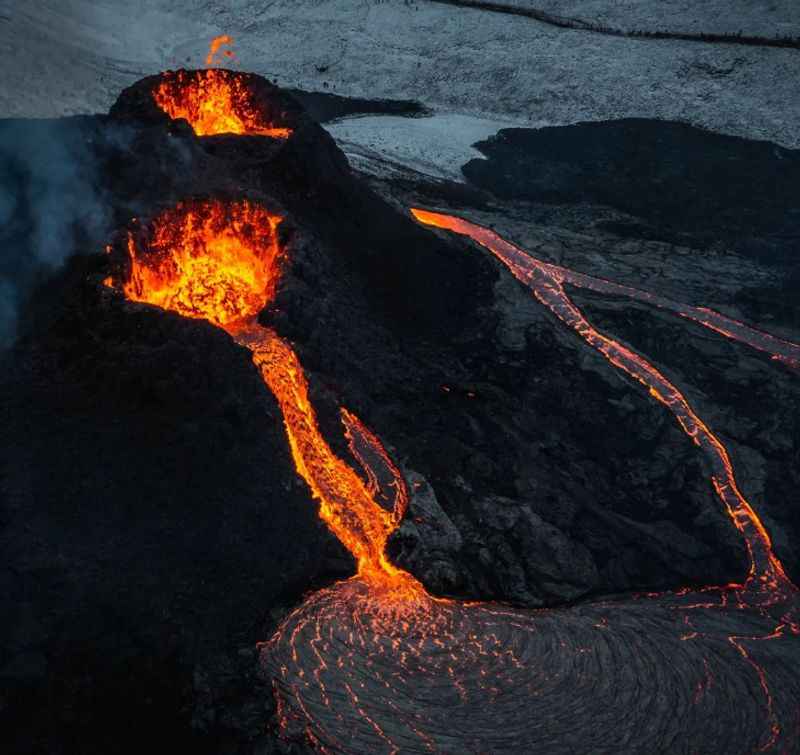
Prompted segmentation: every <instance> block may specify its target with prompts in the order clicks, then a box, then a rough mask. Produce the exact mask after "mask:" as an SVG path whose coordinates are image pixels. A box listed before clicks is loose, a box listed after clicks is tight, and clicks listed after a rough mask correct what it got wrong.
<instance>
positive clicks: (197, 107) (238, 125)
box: [153, 68, 292, 139]
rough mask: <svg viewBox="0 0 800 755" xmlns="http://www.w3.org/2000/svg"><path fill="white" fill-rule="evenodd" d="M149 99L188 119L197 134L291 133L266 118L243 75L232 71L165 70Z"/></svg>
mask: <svg viewBox="0 0 800 755" xmlns="http://www.w3.org/2000/svg"><path fill="white" fill-rule="evenodd" d="M153 99H154V100H155V103H156V105H158V106H159V107H160V108H161V109H162V110H163V111H164V112H165V113H166V114H167V115H168V116H169V117H170V118H173V119H176V118H184V119H186V120H187V121H189V123H190V124H191V126H192V128H193V129H194V132H195V134H197V135H198V136H211V135H213V134H252V135H257V136H271V137H274V138H279V139H286V138H288V137H289V136H290V135H291V133H292V130H291V129H289V128H283V127H279V126H276V125H275V124H274V123H271V122H270V121H269V120H268V119H267V118H266V116H265V114H264V112H263V109H262V108H261V107H259V105H258V103H257V101H256V98H255V96H254V94H253V92H252V91H251V89H250V88H249V87H248V84H247V78H246V77H245V76H243V75H242V74H239V73H236V72H234V71H225V70H221V69H215V68H211V69H207V70H205V71H177V72H174V73H173V72H169V73H166V74H164V75H163V77H162V79H161V83H160V84H159V85H158V86H157V87H156V89H155V90H154V91H153Z"/></svg>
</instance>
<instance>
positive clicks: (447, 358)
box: [0, 77, 791, 753]
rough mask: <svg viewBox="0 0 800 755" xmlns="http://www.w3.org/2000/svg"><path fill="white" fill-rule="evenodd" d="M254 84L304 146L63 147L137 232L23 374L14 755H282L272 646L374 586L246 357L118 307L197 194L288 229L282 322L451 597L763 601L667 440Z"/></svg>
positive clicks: (581, 360) (409, 556)
mask: <svg viewBox="0 0 800 755" xmlns="http://www.w3.org/2000/svg"><path fill="white" fill-rule="evenodd" d="M250 81H252V82H253V86H254V87H256V88H257V89H258V91H260V92H261V93H262V96H263V98H264V99H265V101H268V102H269V107H271V108H272V109H273V110H274V112H275V114H276V117H278V118H279V119H280V120H281V123H282V124H285V125H286V126H288V127H290V128H292V135H291V136H290V137H289V138H288V139H285V140H277V139H268V138H263V137H255V136H213V137H204V138H202V139H201V138H198V137H196V136H195V135H194V133H193V132H192V130H191V128H190V127H189V125H188V124H187V123H185V122H183V121H175V122H173V121H170V120H169V119H168V118H166V117H165V116H164V115H163V114H162V113H161V112H160V111H158V109H157V108H154V107H153V106H152V100H151V98H150V94H149V93H150V91H151V89H152V86H153V83H154V80H143V81H142V82H139V83H138V84H136V85H134V87H132V88H130V89H129V90H126V92H124V93H123V94H122V95H121V97H120V99H119V101H118V103H117V104H116V105H115V106H114V108H112V111H111V114H110V115H109V116H97V117H94V118H82V119H72V120H69V121H65V122H58V123H53V124H52V133H51V136H52V138H64V139H78V140H82V141H83V142H84V143H86V144H87V145H89V151H90V154H91V157H92V160H93V161H94V163H95V167H96V169H97V175H98V176H99V177H100V178H99V181H100V184H101V185H100V186H99V189H100V192H99V194H100V196H102V197H103V201H104V203H105V204H106V207H107V211H108V216H109V219H110V227H111V228H113V229H116V230H117V231H118V232H117V233H111V234H109V236H108V238H107V239H102V240H101V239H87V238H86V237H85V234H84V235H82V234H81V233H78V232H76V234H75V236H74V238H73V239H72V244H73V246H74V249H75V251H76V252H79V253H80V256H78V257H76V258H75V259H74V260H73V261H71V262H70V263H69V264H68V265H67V266H66V268H64V269H63V270H61V271H60V272H59V273H58V274H57V275H56V276H55V278H51V279H49V280H48V281H45V282H44V283H42V284H40V285H38V286H37V287H35V288H33V289H32V290H31V295H30V297H29V298H28V301H27V303H26V304H25V306H24V307H23V309H22V310H21V322H20V336H19V340H18V342H17V344H16V345H15V346H14V348H13V349H11V350H9V351H7V352H6V353H5V354H4V355H3V362H2V377H1V379H0V386H1V389H2V412H3V416H2V420H3V421H2V430H1V431H0V437H1V438H2V444H3V453H2V464H3V466H2V472H1V476H0V485H2V509H0V527H2V530H0V550H2V553H3V557H2V558H3V566H2V571H1V572H0V578H1V579H2V584H3V588H4V589H3V590H2V593H0V595H2V597H0V601H2V603H0V608H1V609H2V614H3V616H7V617H10V620H8V621H5V622H3V626H2V628H0V676H2V679H3V688H4V690H7V691H6V692H5V693H4V695H3V698H2V708H1V709H2V714H3V717H4V719H5V720H6V721H7V722H13V724H14V725H13V727H12V726H11V724H10V723H8V724H7V730H10V731H13V732H14V740H13V746H14V747H15V748H16V749H17V751H20V752H77V751H80V752H82V753H89V752H108V751H112V750H113V751H125V750H126V749H128V750H131V751H133V750H136V749H137V748H139V750H140V749H141V748H142V747H144V746H147V745H149V744H151V743H152V739H153V732H154V731H156V730H159V729H160V730H161V731H162V732H163V735H162V737H161V742H160V743H161V744H164V743H169V744H172V745H174V746H175V747H181V748H188V747H192V748H193V749H194V750H195V751H200V752H215V753H218V752H231V753H233V752H250V751H255V748H257V747H261V748H262V750H261V751H269V750H268V749H266V750H265V749H264V748H267V747H269V746H271V745H269V744H268V742H267V740H265V739H264V735H263V721H264V720H266V719H267V718H268V717H269V713H270V712H269V711H265V710H264V708H263V701H264V699H267V698H268V697H269V695H268V694H260V696H259V697H258V699H259V702H258V703H254V701H253V700H254V698H253V697H252V695H253V692H252V685H251V681H252V679H251V678H250V677H249V676H248V674H249V673H250V672H252V671H253V669H254V664H255V656H254V655H253V653H252V647H253V645H254V643H255V642H256V641H257V640H262V639H265V638H266V636H267V634H268V632H269V631H270V628H271V627H272V626H273V625H274V623H275V621H276V620H277V619H278V618H280V614H281V610H282V609H281V607H282V606H284V605H288V604H291V603H293V602H295V601H296V600H297V599H298V598H299V596H300V595H301V593H302V592H303V591H304V590H306V589H309V588H310V587H312V586H315V585H320V584H324V583H326V582H330V581H331V580H332V579H336V578H339V577H342V576H345V575H348V574H350V573H352V569H353V564H352V560H351V559H350V558H349V556H347V554H346V553H345V552H344V551H343V549H342V548H341V547H340V546H339V545H338V543H337V541H336V540H335V538H334V537H333V536H332V535H331V534H330V533H328V532H327V530H325V529H324V527H323V526H322V525H321V523H320V522H319V521H318V519H317V517H316V512H315V505H316V504H315V503H314V502H313V501H312V500H311V497H310V495H309V493H308V491H307V489H306V488H305V487H304V485H303V484H302V483H301V482H300V481H299V479H298V478H297V476H296V474H295V472H294V469H293V465H292V460H291V457H290V454H289V450H288V447H287V443H286V439H285V437H284V434H283V428H282V425H281V422H280V417H279V412H278V410H277V407H276V404H275V402H274V400H273V398H272V397H271V396H270V395H269V393H268V392H267V390H266V389H265V387H264V385H263V384H262V383H261V381H260V380H259V378H258V376H257V373H256V371H255V369H254V368H253V367H252V365H251V364H250V360H249V356H248V354H247V352H246V351H245V350H243V349H241V348H239V347H237V346H236V345H234V344H233V342H232V341H231V339H230V338H229V337H228V336H227V335H226V334H225V333H223V332H222V331H219V330H217V329H215V328H213V327H212V326H210V325H208V324H206V323H203V322H198V321H189V320H184V319H181V318H179V317H177V316H175V315H171V314H168V313H164V312H161V311H159V310H155V309H154V308H152V307H149V306H146V305H138V304H131V303H127V302H125V301H124V299H123V297H122V296H121V294H119V293H117V292H114V291H112V290H110V289H108V288H106V287H105V286H103V284H102V281H103V280H104V278H105V276H106V275H108V273H109V272H111V271H112V270H113V269H114V267H115V265H121V264H123V262H122V256H121V255H122V248H123V241H124V236H123V235H122V234H121V233H120V232H119V231H122V230H124V229H126V228H128V227H130V228H133V229H134V230H135V229H136V228H137V227H139V228H141V227H145V226H146V224H147V223H148V221H149V219H151V218H152V217H154V216H155V215H156V214H157V213H158V212H160V211H161V210H163V209H164V208H167V207H170V206H172V205H174V204H175V203H177V202H178V201H180V200H182V199H186V198H187V197H190V196H192V197H219V198H226V197H227V198H248V199H250V200H252V201H257V202H262V203H264V204H265V205H266V206H267V207H268V208H269V209H270V210H274V211H275V212H278V213H280V214H282V215H284V216H285V218H286V220H285V223H284V224H283V226H282V229H281V238H282V241H283V243H284V244H285V245H286V249H287V254H286V259H285V264H284V271H283V275H282V278H281V281H280V282H279V285H278V292H277V296H276V298H275V301H274V304H273V305H272V306H271V307H270V308H268V309H267V310H266V311H264V312H263V313H262V314H261V316H260V317H261V320H262V322H263V323H264V324H268V325H270V326H271V327H273V328H275V329H276V330H277V331H278V332H279V333H280V335H282V336H283V337H285V338H287V339H289V340H291V341H292V342H293V344H294V346H295V348H296V350H297V353H298V355H299V357H300V360H301V362H302V364H303V366H304V368H305V370H306V371H307V373H308V377H309V381H310V384H311V398H312V401H313V402H314V404H315V408H316V409H317V411H318V413H319V418H320V423H321V425H322V428H323V430H324V432H325V435H326V438H328V440H329V442H330V443H331V445H332V446H334V448H336V449H337V451H338V452H339V453H341V454H343V455H346V454H347V451H346V444H345V442H344V439H343V437H342V434H341V428H340V425H339V422H338V416H337V409H338V406H339V405H344V406H346V407H347V408H349V409H351V410H353V411H355V413H356V414H358V416H359V417H361V419H363V420H364V421H365V423H366V424H367V425H368V426H369V427H370V428H371V429H373V430H374V431H376V432H377V434H378V435H379V437H380V438H381V439H382V441H383V442H384V443H385V444H386V446H387V448H388V449H389V450H390V451H391V452H392V453H393V454H394V455H395V457H396V458H397V460H398V462H399V463H400V464H401V465H403V466H404V468H408V469H410V470H415V472H414V473H411V472H409V480H410V482H411V483H412V485H411V487H412V500H411V505H410V507H409V511H408V514H407V516H406V519H405V521H404V522H403V523H402V525H401V526H400V528H399V529H398V532H397V533H396V535H395V536H394V538H393V540H392V542H391V543H390V547H389V553H390V557H392V558H394V559H395V561H396V562H397V563H398V564H400V565H401V566H404V567H406V568H408V569H409V570H411V571H412V572H413V573H414V574H415V575H417V576H418V577H419V578H420V579H421V580H422V581H423V582H424V583H425V584H426V586H428V588H429V589H430V590H431V591H433V592H435V593H438V594H448V595H456V596H461V597H465V598H492V599H499V600H505V601H512V602H515V603H518V604H520V605H524V606H538V605H543V604H557V603H563V602H565V601H573V600H576V599H578V598H580V597H582V596H586V595H590V594H594V593H608V592H619V591H628V590H641V589H656V588H670V587H678V586H683V585H685V584H718V583H724V582H728V581H731V580H735V579H740V578H741V577H742V576H743V572H744V570H745V566H746V560H745V554H744V549H743V546H742V543H741V541H740V539H739V538H738V537H737V535H736V533H735V530H734V529H733V528H732V526H731V524H730V521H729V520H728V519H727V517H726V516H725V514H724V513H723V512H722V511H721V507H720V504H719V501H718V500H717V498H716V497H715V495H714V493H713V489H712V488H711V485H710V484H709V482H708V479H707V474H706V471H705V470H704V467H703V464H702V462H701V460H700V458H699V457H698V455H697V453H696V450H695V449H694V447H693V446H692V444H691V442H690V441H689V439H688V438H686V436H685V435H684V434H683V433H682V432H681V431H680V429H679V428H678V427H677V426H676V424H675V423H674V420H673V419H672V418H671V417H670V416H668V414H667V413H666V412H665V411H664V410H663V409H662V408H660V407H659V406H657V405H655V404H654V403H653V402H652V401H650V400H649V399H648V397H647V396H646V395H644V394H643V393H642V391H640V390H639V388H638V387H636V386H633V385H631V384H629V383H628V382H626V381H625V380H623V379H622V378H620V377H619V375H618V374H617V373H616V372H615V371H614V370H613V369H612V368H611V367H610V366H609V365H608V364H607V363H606V362H605V360H603V359H602V358H600V357H599V356H598V355H596V354H595V353H593V352H589V351H587V350H586V349H585V348H584V347H583V345H582V344H581V342H580V341H578V340H577V339H576V338H574V337H573V336H572V335H571V334H569V333H567V332H565V331H564V330H563V329H562V328H560V327H559V326H558V325H557V324H555V323H554V322H553V321H552V319H551V318H550V317H549V315H547V314H546V313H545V312H544V311H543V310H542V309H541V308H540V307H539V306H538V305H537V304H536V303H535V302H533V301H532V300H531V299H530V297H529V296H528V295H527V294H526V293H525V292H524V291H523V290H521V288H520V287H519V286H518V285H517V284H516V283H515V282H514V281H513V280H512V279H511V278H510V276H509V275H508V274H507V273H505V272H504V271H502V270H500V268H499V266H498V265H497V264H495V263H494V262H492V261H490V260H489V259H488V258H487V257H485V256H484V255H482V254H481V253H479V252H477V251H476V249H475V248H474V247H472V246H471V245H469V244H466V243H463V242H460V241H455V240H452V239H450V238H448V237H446V236H444V235H441V234H435V233H431V232H429V231H427V230H425V229H423V228H421V227H420V226H418V225H417V224H415V223H414V222H413V221H412V220H411V219H410V218H409V217H408V216H407V215H406V214H405V211H404V209H403V208H401V207H398V206H396V205H393V204H392V203H391V202H389V201H386V200H385V199H383V198H381V197H380V196H379V195H378V194H376V193H375V192H374V191H373V190H372V189H370V188H369V187H368V186H367V185H366V184H365V183H364V182H363V181H361V180H360V178H359V177H357V176H355V175H354V174H353V173H352V172H351V171H350V169H349V167H348V165H347V162H346V160H345V158H344V156H343V155H342V153H341V152H340V151H339V150H338V148H337V147H336V145H335V144H334V142H333V140H332V139H331V138H330V136H329V135H328V134H327V133H326V132H325V131H324V130H323V129H322V128H321V127H320V126H319V125H318V124H317V123H315V122H314V121H313V120H312V119H311V118H309V117H308V116H307V115H306V114H305V113H304V112H303V111H302V109H301V108H300V107H299V106H298V105H297V104H296V102H294V100H292V99H291V97H289V96H288V95H286V94H284V93H282V92H281V91H280V90H278V89H277V88H275V87H273V86H272V85H270V84H269V83H268V82H265V81H262V80H258V79H257V78H256V77H253V78H251V79H250ZM23 178H24V177H23ZM133 218H136V219H137V220H136V221H134V220H133ZM106 241H107V242H108V243H109V244H110V247H111V253H110V254H105V253H104V251H103V245H104V243H105V242H106ZM30 243H32V242H31V240H30V239H29V238H27V237H26V235H25V230H24V227H22V226H21V227H20V228H19V229H17V232H16V235H15V236H14V239H13V243H12V241H10V240H9V239H8V238H7V237H4V246H5V247H6V248H7V249H8V250H9V251H8V253H9V254H11V253H12V252H13V253H16V254H24V252H25V250H26V248H27V246H26V245H29V244H30ZM4 251H5V250H4ZM31 278H32V279H36V278H37V275H34V274H32V275H31ZM415 483H416V484H415ZM783 547H784V548H785V549H789V550H790V549H791V544H790V542H789V541H788V540H787V542H786V543H785V544H784V546H783ZM787 552H788V551H787ZM235 679H241V680H242V681H241V684H242V685H243V687H246V689H245V690H243V689H242V688H241V687H239V686H238V683H237V682H236V681H235ZM262 692H263V690H262ZM45 711H47V713H46V714H45ZM43 721H44V723H42V722H43ZM248 748H249V749H248Z"/></svg>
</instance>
